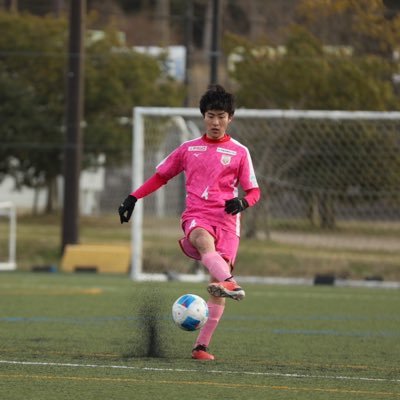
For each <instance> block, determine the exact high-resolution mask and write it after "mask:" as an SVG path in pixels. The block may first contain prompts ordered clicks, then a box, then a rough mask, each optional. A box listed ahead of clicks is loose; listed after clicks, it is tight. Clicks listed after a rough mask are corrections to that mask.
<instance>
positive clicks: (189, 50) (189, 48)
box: [184, 0, 193, 107]
mask: <svg viewBox="0 0 400 400" xmlns="http://www.w3.org/2000/svg"><path fill="white" fill-rule="evenodd" d="M185 49H186V63H185V82H184V83H185V89H186V96H185V100H184V106H185V107H189V105H190V84H191V67H192V55H193V0H186V14H185Z"/></svg>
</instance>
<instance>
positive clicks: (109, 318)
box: [0, 314, 400, 324]
mask: <svg viewBox="0 0 400 400" xmlns="http://www.w3.org/2000/svg"><path fill="white" fill-rule="evenodd" d="M152 318H157V319H158V320H161V321H169V320H170V319H171V316H170V315H169V314H158V315H155V316H154V315H153V316H152V315H149V317H148V318H146V317H144V316H138V315H130V316H126V315H120V316H118V315H105V316H95V317H93V316H92V317H75V316H71V317H48V316H31V317H27V316H5V317H0V323H1V322H8V323H12V322H16V323H30V322H45V323H52V322H56V323H70V324H88V323H94V324H96V323H97V324H101V323H108V322H119V321H122V322H124V321H132V322H135V321H143V320H146V319H152ZM224 320H225V321H245V322H246V321H251V322H257V321H259V322H290V321H327V322H330V321H331V322H340V321H342V322H363V321H390V322H395V321H400V317H399V316H397V315H377V316H373V317H371V316H357V315H325V314H324V315H309V316H307V315H305V316H298V315H293V316H271V315H265V316H262V317H260V316H251V315H224Z"/></svg>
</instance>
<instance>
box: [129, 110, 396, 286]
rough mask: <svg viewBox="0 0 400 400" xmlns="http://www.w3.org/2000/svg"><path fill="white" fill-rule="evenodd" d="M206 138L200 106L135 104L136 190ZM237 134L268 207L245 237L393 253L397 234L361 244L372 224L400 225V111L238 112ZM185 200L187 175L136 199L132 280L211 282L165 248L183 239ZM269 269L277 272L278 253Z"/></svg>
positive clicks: (251, 217)
mask: <svg viewBox="0 0 400 400" xmlns="http://www.w3.org/2000/svg"><path fill="white" fill-rule="evenodd" d="M202 132H203V119H202V116H201V114H200V112H199V110H198V109H195V108H147V107H136V108H135V109H134V127H133V162H132V169H133V188H137V187H139V186H140V185H141V184H142V183H143V182H144V180H145V179H147V178H148V177H150V176H151V175H152V174H153V173H154V172H155V166H156V165H157V164H158V163H159V162H160V161H161V160H162V159H163V158H164V157H165V156H167V155H168V154H169V153H170V152H171V151H172V150H173V149H175V148H176V147H177V146H178V145H179V144H180V143H182V142H183V141H185V140H188V139H191V138H195V137H198V136H200V135H201V134H202ZM229 133H230V134H231V136H233V137H234V138H236V139H238V140H239V141H240V142H241V143H243V144H244V145H246V146H247V147H248V148H249V150H250V153H251V155H252V159H253V163H254V167H255V171H256V175H257V179H258V182H259V185H260V188H261V191H262V199H261V201H260V202H259V203H258V204H257V205H256V206H255V207H253V208H251V209H249V210H246V213H244V214H243V219H244V223H243V226H242V229H243V231H242V237H243V238H245V239H246V240H247V239H248V240H251V239H254V240H260V241H264V242H265V243H266V244H265V246H267V247H268V243H267V241H268V240H272V241H273V242H274V243H285V244H286V245H293V246H305V247H307V246H308V245H311V246H314V248H318V247H319V246H327V247H329V246H333V247H334V246H335V245H337V244H338V243H340V248H341V249H342V250H343V249H346V246H348V245H349V243H350V242H351V243H352V245H353V247H352V248H353V250H354V249H356V250H357V249H358V251H360V252H362V251H363V246H367V247H368V246H369V247H371V246H372V247H374V248H376V250H377V251H383V252H384V251H391V248H388V247H385V246H387V245H388V241H389V242H390V241H391V240H394V241H396V239H397V240H398V237H397V238H396V237H392V238H390V240H385V238H382V240H378V239H377V238H374V240H370V241H368V242H366V243H364V244H362V245H361V244H360V243H358V242H360V240H359V241H358V242H357V235H358V233H360V232H362V231H363V230H364V233H366V235H363V239H366V238H368V229H369V228H368V227H371V226H373V225H374V224H378V223H381V224H382V226H384V224H386V223H392V222H393V221H397V222H399V221H400V207H399V205H400V192H399V188H400V113H399V112H344V111H343V112H342V111H295V110H287V111H284V110H246V109H239V110H237V111H236V113H235V117H234V120H233V122H232V123H231V125H230V127H229ZM184 201H185V192H184V178H183V177H182V176H179V177H176V178H174V179H173V180H171V181H170V182H168V184H167V185H166V186H164V187H163V188H161V189H160V190H158V191H157V192H155V193H153V194H152V195H150V196H148V197H146V199H144V200H142V201H139V202H138V203H137V205H136V208H135V213H134V216H133V220H132V235H131V236H132V254H133V255H132V257H133V259H132V272H131V277H132V279H135V280H142V279H155V280H165V279H168V274H170V273H171V271H173V272H174V273H175V272H176V274H177V277H179V279H182V280H184V279H187V280H201V279H203V278H204V276H203V275H202V273H201V269H198V268H196V266H195V265H194V266H193V268H192V271H189V270H188V262H187V258H185V257H183V256H182V255H180V254H179V250H177V249H175V250H176V251H175V252H174V253H173V254H171V253H170V251H169V249H168V247H166V246H164V243H166V242H169V241H170V240H177V239H179V238H180V237H181V236H182V232H181V231H180V221H179V216H180V214H181V212H182V210H183V208H184ZM354 221H356V222H357V221H359V222H360V223H362V225H360V226H358V225H357V228H355V230H356V231H357V232H358V233H356V234H354V237H353V236H351V237H350V236H348V232H347V233H343V234H342V235H341V234H340V233H341V229H340V226H341V224H342V223H347V224H351V223H353V222H354ZM368 224H370V225H368ZM371 224H372V225H371ZM338 227H339V228H338ZM350 230H351V229H350ZM377 232H378V233H377V236H379V230H377ZM397 232H398V231H397ZM332 233H335V235H332ZM346 235H347V236H346ZM358 239H360V238H358ZM375 239H377V240H375ZM366 240H367V239H366ZM332 241H334V242H332ZM385 242H386V244H385ZM398 243H399V242H398V241H397V245H398ZM357 246H358V247H357ZM393 246H394V247H395V246H396V244H395V242H394V243H393ZM241 248H242V244H241ZM239 253H240V252H239ZM150 254H151V255H152V257H149V255H150ZM176 255H177V256H176ZM255 256H257V255H255ZM261 256H262V255H261ZM157 257H158V258H157ZM302 257H304V259H303V261H299V259H297V260H293V261H292V262H304V263H307V262H308V261H307V252H304V254H303V255H302ZM328 258H329V257H328ZM154 259H156V260H157V261H156V262H154ZM152 260H153V261H152ZM288 262H290V261H288ZM313 262H316V261H315V260H314V261H313ZM324 262H327V263H328V266H329V265H330V266H335V265H338V263H339V264H340V261H339V259H338V258H334V259H332V258H331V259H326V260H324V257H321V258H320V259H319V261H318V262H317V263H320V264H321V265H322V264H323V263H324ZM268 268H269V269H270V271H271V273H273V271H274V257H273V254H272V255H271V257H270V258H269V265H267V266H266V269H268ZM189 272H190V273H189ZM254 274H255V275H257V271H255V272H254Z"/></svg>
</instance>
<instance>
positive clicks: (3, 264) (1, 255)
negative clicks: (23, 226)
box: [0, 201, 17, 271]
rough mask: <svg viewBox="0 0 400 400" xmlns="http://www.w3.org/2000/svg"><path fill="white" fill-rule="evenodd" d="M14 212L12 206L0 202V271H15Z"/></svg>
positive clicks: (8, 203)
mask: <svg viewBox="0 0 400 400" xmlns="http://www.w3.org/2000/svg"><path fill="white" fill-rule="evenodd" d="M16 219H17V218H16V211H15V207H14V204H13V203H11V202H8V201H2V202H1V201H0V271H9V270H14V269H16V267H17V265H16V259H15V256H16V254H15V253H16Z"/></svg>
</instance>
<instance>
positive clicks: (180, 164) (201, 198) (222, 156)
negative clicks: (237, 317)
mask: <svg viewBox="0 0 400 400" xmlns="http://www.w3.org/2000/svg"><path fill="white" fill-rule="evenodd" d="M200 112H201V114H202V115H203V118H204V125H205V133H204V134H203V135H202V136H201V137H199V138H197V139H194V140H189V141H187V142H185V143H183V144H181V145H180V146H179V147H178V148H177V149H175V150H174V151H173V152H172V153H171V154H169V155H168V156H167V157H166V158H165V159H164V160H163V161H161V163H160V164H159V165H158V166H157V167H156V172H155V174H154V175H153V176H151V177H150V178H149V179H148V180H147V181H146V182H145V183H144V184H143V185H142V186H140V187H139V188H137V189H136V190H135V191H133V192H132V193H131V194H130V195H129V196H128V197H127V198H126V199H125V200H124V201H123V203H122V204H121V205H120V207H119V209H118V212H119V215H120V220H121V224H122V223H124V222H128V221H129V219H130V217H131V215H132V212H133V209H134V207H135V204H136V202H137V200H138V199H141V198H143V197H145V196H147V195H149V194H150V193H153V192H154V191H156V190H157V189H159V188H160V187H161V186H163V185H165V184H166V183H167V182H168V181H169V180H170V179H172V178H173V177H174V176H176V175H178V174H179V173H181V172H184V173H185V176H186V208H185V210H184V212H183V214H182V217H181V223H182V230H183V232H184V237H183V238H182V239H181V240H180V241H179V243H180V246H181V248H182V251H183V252H184V253H185V254H186V255H187V256H188V257H191V258H194V259H196V260H200V261H201V263H202V264H203V265H204V267H205V268H207V270H208V271H209V273H210V283H209V285H208V287H207V290H208V292H209V294H210V297H209V300H208V302H207V304H208V307H209V318H208V321H207V322H206V324H205V325H204V326H203V328H202V329H201V330H200V332H199V335H198V337H197V340H196V342H195V345H194V349H193V350H192V358H194V359H198V360H214V356H213V355H212V354H210V353H209V351H208V345H209V343H210V342H211V338H212V335H213V333H214V331H215V329H216V328H217V325H218V323H219V321H220V319H221V317H222V314H223V312H224V308H225V299H226V298H231V299H234V300H242V299H243V298H244V297H245V291H244V290H243V289H242V288H241V287H240V286H239V285H238V284H237V282H236V281H235V279H234V277H233V276H232V271H233V265H234V262H235V258H236V253H237V250H238V246H239V235H240V214H241V213H242V212H243V211H244V210H245V209H246V208H247V207H249V206H253V205H254V204H255V203H257V201H258V200H259V198H260V189H259V187H258V184H257V179H256V176H255V174H254V168H253V164H252V161H251V157H250V154H249V151H248V149H247V148H246V147H245V146H243V145H242V144H240V143H239V142H238V141H237V140H235V139H233V138H232V137H231V136H229V135H228V133H227V128H228V126H229V124H230V122H231V121H232V119H233V115H234V112H235V100H234V96H233V95H232V94H231V93H228V92H226V91H225V89H224V88H223V87H222V86H220V85H212V86H210V87H209V88H208V90H207V91H206V92H205V93H204V94H203V96H202V97H201V99H200ZM239 185H240V186H241V188H242V189H243V191H244V193H245V195H244V197H242V198H240V197H238V193H239V192H238V186H239Z"/></svg>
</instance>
